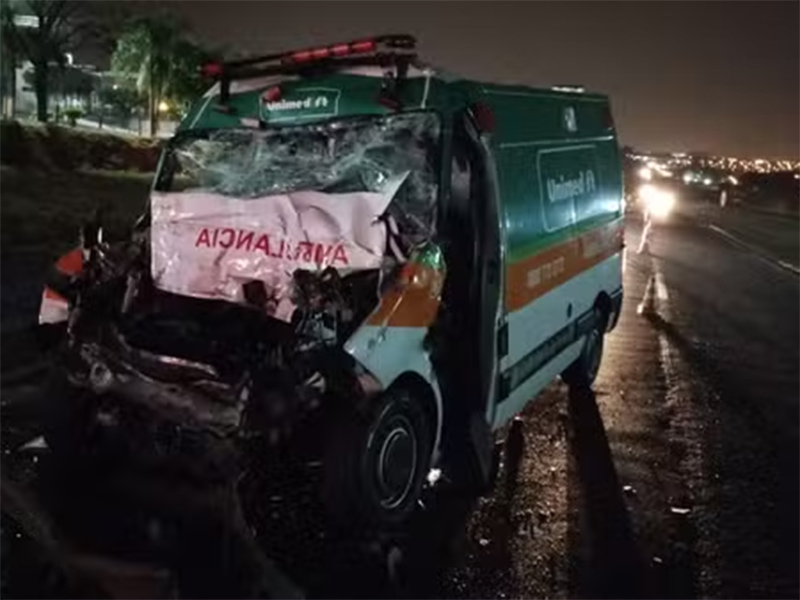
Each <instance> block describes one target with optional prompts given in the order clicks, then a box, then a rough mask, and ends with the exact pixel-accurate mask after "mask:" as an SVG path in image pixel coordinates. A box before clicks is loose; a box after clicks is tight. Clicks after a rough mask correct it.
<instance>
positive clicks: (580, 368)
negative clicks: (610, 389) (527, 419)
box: [561, 307, 608, 387]
mask: <svg viewBox="0 0 800 600" xmlns="http://www.w3.org/2000/svg"><path fill="white" fill-rule="evenodd" d="M607 319H608V317H607V316H606V315H605V313H604V312H603V311H601V310H600V309H599V308H597V307H595V309H594V318H593V322H594V325H593V326H592V329H591V330H590V331H589V333H588V334H587V335H586V343H585V344H584V345H583V349H582V350H581V354H580V356H579V357H578V358H577V359H576V360H575V362H573V363H572V364H571V365H570V366H569V367H567V369H566V370H565V371H564V372H563V373H562V374H561V378H562V379H563V380H564V382H565V383H566V384H567V385H569V386H570V387H576V386H577V387H591V385H592V384H593V383H594V380H595V379H596V378H597V373H598V372H599V371H600V364H601V362H602V360H603V340H604V338H605V332H606V322H607Z"/></svg>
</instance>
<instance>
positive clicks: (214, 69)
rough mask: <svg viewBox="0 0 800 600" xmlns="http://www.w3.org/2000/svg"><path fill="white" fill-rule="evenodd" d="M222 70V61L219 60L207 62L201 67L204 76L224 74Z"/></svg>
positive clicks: (210, 76)
mask: <svg viewBox="0 0 800 600" xmlns="http://www.w3.org/2000/svg"><path fill="white" fill-rule="evenodd" d="M222 70H223V67H222V63H218V62H211V63H206V64H204V65H203V66H202V67H200V73H201V75H202V76H203V77H208V78H212V77H219V76H220V75H222Z"/></svg>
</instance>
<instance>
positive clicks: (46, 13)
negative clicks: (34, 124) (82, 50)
mask: <svg viewBox="0 0 800 600" xmlns="http://www.w3.org/2000/svg"><path fill="white" fill-rule="evenodd" d="M17 4H18V5H19V7H20V8H19V12H22V10H25V12H26V13H28V15H29V16H31V17H33V18H34V19H35V21H36V26H31V27H19V26H17V25H15V23H14V19H13V16H12V18H11V22H10V25H9V32H10V34H11V37H12V40H13V44H14V46H15V48H17V49H18V50H19V55H20V56H21V57H24V58H27V59H28V60H29V61H30V62H31V64H32V65H33V88H34V93H35V95H36V117H37V119H38V120H39V121H41V122H46V121H47V116H48V115H47V105H48V98H49V93H50V82H51V80H52V78H51V77H50V71H51V69H52V67H53V66H54V65H55V66H56V67H58V68H62V69H63V67H64V65H65V64H66V54H67V52H68V51H69V50H72V49H74V48H75V46H77V44H78V43H79V42H80V41H81V39H82V38H83V37H84V36H86V35H89V34H91V33H98V32H97V31H96V29H95V28H94V26H93V24H92V23H91V21H89V20H88V19H87V18H86V15H85V14H84V12H83V10H82V8H83V7H82V5H81V3H80V2H74V1H73V2H69V1H68V0H25V1H24V2H21V1H20V2H17Z"/></svg>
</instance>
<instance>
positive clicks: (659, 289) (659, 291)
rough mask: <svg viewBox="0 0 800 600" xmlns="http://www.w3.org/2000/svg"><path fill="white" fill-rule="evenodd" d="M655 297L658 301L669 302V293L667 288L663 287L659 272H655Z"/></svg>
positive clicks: (662, 279)
mask: <svg viewBox="0 0 800 600" xmlns="http://www.w3.org/2000/svg"><path fill="white" fill-rule="evenodd" d="M656 295H657V296H658V299H659V300H669V292H668V291H667V286H666V285H664V276H663V275H662V274H661V271H656Z"/></svg>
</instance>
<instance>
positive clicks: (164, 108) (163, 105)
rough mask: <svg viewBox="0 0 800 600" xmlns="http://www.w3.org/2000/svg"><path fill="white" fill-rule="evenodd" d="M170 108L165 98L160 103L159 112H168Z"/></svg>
mask: <svg viewBox="0 0 800 600" xmlns="http://www.w3.org/2000/svg"><path fill="white" fill-rule="evenodd" d="M168 110H169V104H167V103H166V102H165V101H164V100H162V101H161V102H159V103H158V112H167V111H168Z"/></svg>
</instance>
